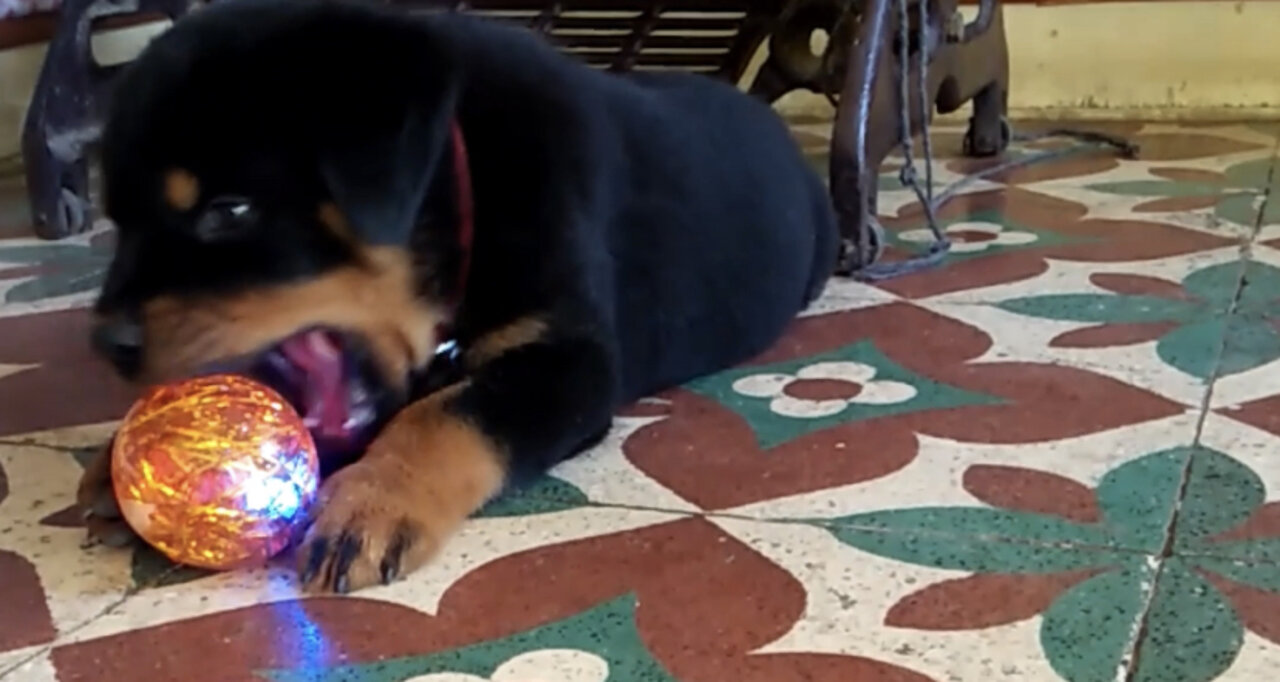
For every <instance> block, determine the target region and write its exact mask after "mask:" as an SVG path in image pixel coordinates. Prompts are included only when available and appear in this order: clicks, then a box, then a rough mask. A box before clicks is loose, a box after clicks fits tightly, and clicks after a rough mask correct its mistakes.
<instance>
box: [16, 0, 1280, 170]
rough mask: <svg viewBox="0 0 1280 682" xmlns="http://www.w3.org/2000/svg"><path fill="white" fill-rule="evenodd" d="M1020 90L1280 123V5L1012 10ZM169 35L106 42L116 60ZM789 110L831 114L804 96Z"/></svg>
mask: <svg viewBox="0 0 1280 682" xmlns="http://www.w3.org/2000/svg"><path fill="white" fill-rule="evenodd" d="M1005 21H1006V24H1007V27H1008V33H1009V42H1010V52H1011V54H1012V57H1011V69H1012V76H1011V77H1012V89H1011V92H1010V106H1011V108H1012V109H1014V112H1015V114H1017V115H1021V116H1027V115H1031V116H1037V117H1054V118H1079V117H1091V118H1123V117H1130V118H1131V117H1148V118H1170V117H1176V118H1192V119H1196V118H1198V119H1223V118H1239V117H1252V118H1256V117H1268V118H1270V117H1280V40H1278V39H1277V38H1276V31H1277V27H1280V2H1274V1H1270V0H1242V1H1240V2H1222V1H1200V0H1191V1H1186V2H1179V1H1154V2H1115V3H1102V4H1097V3H1094V4H1066V5H1062V4H1054V5H1035V4H1013V5H1008V6H1006V7H1005ZM156 30H158V29H157V28H156V27H154V26H147V27H138V28H132V29H122V30H117V31H112V32H110V33H107V34H102V35H100V36H99V37H97V38H96V39H95V52H96V53H97V54H98V55H99V56H100V58H105V59H106V60H107V61H117V60H120V59H124V58H127V56H128V55H129V54H131V53H132V52H133V51H135V50H137V49H138V48H139V47H140V46H141V45H142V44H144V43H145V41H146V40H147V39H148V37H149V36H150V35H152V34H154V33H155V32H156ZM42 55H43V47H42V46H39V45H32V46H27V47H22V48H16V49H12V50H7V51H4V52H0V157H3V156H6V155H9V154H13V153H15V152H16V151H17V149H18V135H19V130H20V123H21V120H22V115H23V112H24V110H25V107H26V100H27V98H28V97H29V93H30V91H31V88H32V86H33V85H34V83H35V79H36V76H37V73H38V71H39V68H40V60H41V58H42ZM781 106H783V107H784V108H789V109H802V110H809V109H823V108H824V107H825V103H823V102H821V101H820V100H818V99H816V98H814V97H806V96H803V95H799V94H797V95H795V96H791V97H788V98H787V99H786V100H785V101H784V102H782V103H781Z"/></svg>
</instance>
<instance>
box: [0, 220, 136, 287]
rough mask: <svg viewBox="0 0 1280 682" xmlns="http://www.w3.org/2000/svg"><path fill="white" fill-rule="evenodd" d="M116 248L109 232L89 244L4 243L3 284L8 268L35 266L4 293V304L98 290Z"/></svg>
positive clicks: (0, 280) (1, 252) (0, 244)
mask: <svg viewBox="0 0 1280 682" xmlns="http://www.w3.org/2000/svg"><path fill="white" fill-rule="evenodd" d="M112 250H113V247H112V245H111V240H110V239H108V238H107V237H106V235H98V236H96V237H94V238H93V239H92V240H90V242H89V243H88V244H70V243H57V242H50V243H46V244H35V245H32V244H16V245H12V244H11V245H6V244H4V243H3V242H0V283H3V280H4V278H5V271H6V270H15V269H18V268H33V269H34V271H33V272H30V273H26V272H23V273H22V274H21V275H20V278H21V279H22V280H23V281H21V282H19V283H18V284H16V285H14V286H13V287H11V288H9V289H8V290H7V291H5V293H4V300H3V302H4V303H33V302H36V301H41V300H44V299H48V298H57V297H60V296H68V295H71V294H80V293H86V292H91V291H94V290H96V289H97V288H98V287H99V286H101V284H102V280H103V278H104V277H105V276H106V271H107V264H108V262H109V260H110V258H111V253H112Z"/></svg>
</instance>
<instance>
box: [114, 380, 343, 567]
mask: <svg viewBox="0 0 1280 682" xmlns="http://www.w3.org/2000/svg"><path fill="white" fill-rule="evenodd" d="M111 474H112V482H113V483H114V486H115V493H116V498H117V499H118V500H119V502H120V510H121V512H122V513H123V515H124V518H125V520H126V521H127V522H128V523H129V525H130V526H131V527H132V528H133V529H134V531H136V532H137V533H138V535H140V536H141V537H142V539H144V540H146V541H147V542H148V543H149V544H150V545H151V546H153V547H155V548H156V549H158V550H159V551H160V552H161V553H163V554H164V555H165V556H168V557H169V558H170V559H172V560H173V561H175V562H178V563H181V564H187V565H189V566H196V567H200V568H208V569H214V570H227V569H232V568H240V567H245V566H249V565H253V564H260V563H263V562H265V561H266V560H267V559H269V558H271V557H272V556H274V555H275V554H277V553H279V552H280V551H281V550H282V549H284V548H285V547H286V546H287V545H288V544H289V542H290V540H291V539H292V537H293V534H294V532H295V530H297V529H298V527H299V526H300V524H301V522H302V520H303V517H304V516H305V515H306V513H307V511H308V508H309V507H310V506H311V503H312V502H313V501H314V500H315V495H316V489H317V486H318V485H319V480H320V465H319V459H318V457H317V454H316V446H315V443H314V442H313V441H312V439H311V434H310V433H309V432H308V431H307V428H306V427H305V426H304V425H303V423H302V418H301V417H299V416H298V413H297V412H296V411H294V409H293V407H292V406H290V405H289V403H288V402H286V401H285V399H284V398H282V397H281V396H280V395H279V394H278V393H276V392H275V391H274V390H272V389H270V388H268V387H266V386H264V385H262V384H260V383H258V382H256V381H253V380H252V379H248V378H245V377H242V376H237V375H229V374H219V375H212V376H204V377H199V378H195V379H189V380H186V381H180V382H176V383H172V384H168V385H164V386H159V387H156V388H152V389H150V390H149V391H147V393H146V394H145V395H143V396H142V398H141V399H139V400H138V402H137V403H135V404H134V406H133V407H132V408H131V409H130V410H129V413H128V414H127V415H125V418H124V422H123V424H122V425H121V427H120V430H119V431H118V432H117V433H116V438H115V445H114V447H113V449H112V453H111Z"/></svg>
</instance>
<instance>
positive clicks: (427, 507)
mask: <svg viewBox="0 0 1280 682" xmlns="http://www.w3.org/2000/svg"><path fill="white" fill-rule="evenodd" d="M467 386H468V383H467V382H465V381H464V382H460V383H457V384H453V385H452V386H449V387H447V388H444V389H442V390H440V391H438V392H436V393H433V394H431V395H430V396H428V397H426V398H424V399H422V400H420V401H418V402H416V403H413V404H412V405H410V406H408V407H407V408H405V409H404V410H402V411H401V412H400V413H399V414H397V415H396V417H395V418H394V419H393V420H392V421H391V423H390V424H388V425H387V428H386V429H384V430H383V432H382V434H381V435H379V436H378V438H377V439H376V440H374V442H373V444H372V445H370V446H369V450H368V452H367V453H366V454H365V455H364V457H362V458H361V459H360V460H359V461H358V462H356V463H355V464H352V465H351V466H349V467H347V468H345V469H343V470H341V471H339V472H338V473H336V474H334V475H333V477H332V478H330V479H329V481H327V482H326V483H325V486H324V488H323V489H322V490H321V492H320V498H319V503H318V507H317V508H318V509H319V512H318V514H317V516H316V520H315V523H314V524H313V525H312V526H311V529H310V531H309V533H308V537H307V540H306V541H305V542H304V543H303V545H302V548H301V549H300V550H299V551H298V553H297V554H298V559H299V561H300V562H304V563H305V562H307V561H308V560H309V559H310V558H311V556H312V553H313V551H316V547H317V546H319V547H320V548H322V550H321V551H326V552H327V553H328V554H327V555H326V556H325V557H324V559H323V563H322V565H321V566H320V567H319V570H318V571H317V572H316V575H315V577H314V579H313V580H312V581H311V582H310V583H308V584H307V585H306V586H305V588H306V589H307V590H308V591H311V592H327V591H332V590H333V589H335V585H334V584H333V582H332V581H333V579H334V578H333V576H334V572H333V571H332V570H330V569H331V566H330V564H331V562H333V561H334V560H335V559H336V554H334V550H335V548H336V547H337V543H336V542H335V540H336V539H337V538H339V537H356V538H360V540H361V543H360V551H359V553H358V554H357V555H356V556H355V557H354V558H353V559H352V560H351V561H350V563H349V567H348V569H347V571H346V578H347V586H348V588H349V589H360V588H362V587H367V586H370V585H374V584H377V583H379V582H381V581H382V567H383V561H384V558H385V557H386V556H387V555H388V550H389V549H390V548H391V546H392V545H393V544H399V545H400V550H401V551H399V552H397V553H396V556H397V557H398V562H397V567H396V574H397V575H399V576H404V575H407V574H408V573H410V572H412V571H414V570H415V569H417V568H419V567H420V566H422V565H423V564H425V563H426V562H427V561H428V560H429V559H431V558H432V557H433V556H435V554H436V553H437V552H438V551H439V549H440V547H441V546H442V545H443V544H444V543H445V541H446V540H448V538H449V537H450V536H452V535H453V534H454V533H455V532H456V531H457V529H458V528H459V527H460V526H461V525H462V524H463V522H465V521H466V519H467V517H468V516H470V515H471V514H472V513H474V512H475V511H476V510H477V509H479V508H480V507H481V506H483V505H484V503H485V502H487V501H488V500H489V499H491V498H492V497H493V496H494V495H496V494H497V493H498V492H499V491H500V490H501V489H502V486H503V484H504V483H505V480H506V472H507V464H506V462H507V455H506V453H504V452H503V451H502V449H501V447H500V446H499V445H498V444H497V443H496V442H495V441H494V440H493V439H492V438H490V437H489V436H487V435H486V434H485V433H483V432H482V431H480V430H479V429H478V428H477V427H476V426H475V425H474V424H472V423H470V422H468V421H467V420H466V419H464V418H462V417H460V416H458V415H456V414H451V413H449V412H447V411H446V410H445V409H444V408H445V405H446V404H447V402H448V401H449V400H450V399H451V398H453V397H454V396H456V395H457V394H458V393H460V392H462V391H465V390H466V389H467ZM322 539H323V540H325V541H326V542H325V543H324V544H321V545H317V544H316V543H317V542H318V541H320V540H322Z"/></svg>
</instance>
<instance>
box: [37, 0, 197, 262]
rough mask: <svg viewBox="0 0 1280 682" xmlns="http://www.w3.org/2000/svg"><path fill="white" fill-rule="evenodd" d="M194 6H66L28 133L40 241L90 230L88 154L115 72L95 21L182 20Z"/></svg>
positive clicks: (161, 0) (105, 0)
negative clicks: (101, 48)
mask: <svg viewBox="0 0 1280 682" xmlns="http://www.w3.org/2000/svg"><path fill="white" fill-rule="evenodd" d="M188 9H189V4H188V0H65V1H64V2H63V5H62V8H61V10H60V17H59V20H58V28H57V31H56V33H55V34H54V37H53V40H52V41H51V42H50V43H49V50H48V52H47V53H46V55H45V59H44V64H43V66H42V67H41V69H40V77H39V79H38V80H37V81H36V88H35V92H34V93H33V94H32V98H31V106H30V108H29V109H28V110H27V117H26V120H25V121H24V122H23V128H22V160H23V165H24V167H25V171H26V181H27V199H28V201H29V202H30V204H31V214H32V216H33V217H34V219H35V231H36V235H37V236H39V237H42V238H44V239H61V238H63V237H68V236H71V235H74V234H78V233H81V232H84V231H86V230H88V229H89V228H90V226H91V225H92V219H91V218H92V213H91V207H90V200H89V161H88V149H89V147H90V146H91V145H92V144H93V143H95V142H96V141H97V139H98V136H99V134H100V133H101V115H102V110H103V108H104V106H105V104H106V103H105V101H104V100H105V99H106V98H107V96H108V83H109V78H110V76H111V74H112V73H113V72H114V71H115V70H116V69H115V68H112V67H101V66H99V65H98V64H97V63H96V62H95V61H94V59H93V50H92V47H91V45H90V37H91V35H92V31H93V22H94V21H96V20H98V19H101V18H103V17H107V16H111V15H118V14H138V13H141V14H155V15H164V16H167V17H169V18H170V19H176V18H178V17H179V16H181V15H182V14H185V13H186V12H187V10H188Z"/></svg>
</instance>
